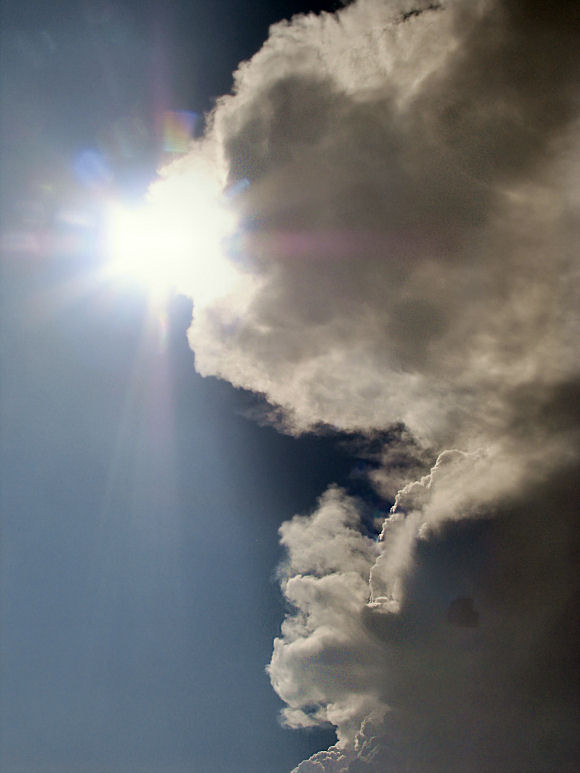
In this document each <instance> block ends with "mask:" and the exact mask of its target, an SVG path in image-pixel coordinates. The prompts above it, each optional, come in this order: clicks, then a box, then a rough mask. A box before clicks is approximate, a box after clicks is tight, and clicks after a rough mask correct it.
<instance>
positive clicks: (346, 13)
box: [160, 0, 579, 773]
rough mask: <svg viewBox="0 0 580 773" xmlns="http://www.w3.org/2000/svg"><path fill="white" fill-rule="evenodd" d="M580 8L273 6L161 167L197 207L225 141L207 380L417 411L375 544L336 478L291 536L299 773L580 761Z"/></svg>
mask: <svg viewBox="0 0 580 773" xmlns="http://www.w3.org/2000/svg"><path fill="white" fill-rule="evenodd" d="M577 21H578V19H577V8H576V5H575V4H574V3H572V2H566V0H564V1H563V2H559V3H556V4H550V3H544V2H541V0H529V2H524V1H523V0H521V1H519V0H504V1H503V2H500V1H499V0H498V1H497V2H494V1H493V0H481V1H478V0H471V1H468V0H465V1H464V2H462V1H461V0H449V2H442V3H426V2H425V3H411V2H404V1H403V0H401V1H399V2H384V1H380V0H359V1H358V2H355V3H353V4H351V5H349V6H347V7H346V8H344V9H342V10H340V11H339V12H337V13H336V14H332V15H330V14H322V15H320V16H303V17H297V18H295V19H293V20H292V21H291V22H284V23H281V24H279V25H276V26H274V27H273V28H272V29H271V31H270V37H269V39H268V40H267V41H266V43H265V44H264V47H263V48H262V49H261V50H260V51H259V52H258V53H257V54H256V55H255V56H254V58H253V59H252V60H251V61H249V62H246V63H244V64H242V65H241V67H240V69H239V70H238V72H237V73H236V78H235V88H234V92H233V94H232V95H230V96H227V97H224V98H223V99H222V100H220V101H219V102H218V104H217V106H216V108H215V111H214V112H213V114H212V116H211V120H210V123H209V128H208V130H207V132H206V136H205V138H203V140H201V141H199V142H198V143H197V145H196V147H194V148H193V150H192V153H191V155H190V156H189V157H186V158H185V159H183V160H182V161H180V162H178V163H177V164H175V165H174V166H173V167H171V168H170V169H169V170H167V171H166V177H167V180H166V182H165V183H163V182H162V183H160V186H163V185H170V184H172V181H173V182H175V180H178V181H179V184H180V185H182V190H183V196H185V197H187V188H188V180H189V178H190V177H191V178H193V177H194V176H195V169H196V165H197V164H198V160H199V158H200V157H203V158H205V159H206V160H207V159H210V160H211V163H213V164H214V166H215V167H216V168H217V169H219V170H220V173H221V174H222V175H223V179H224V181H225V185H226V189H227V191H228V196H229V197H230V199H229V200H230V201H231V206H232V207H233V208H234V209H235V211H236V212H237V213H238V215H239V217H240V233H239V235H238V238H237V241H236V242H235V243H232V244H231V245H230V258H231V260H233V261H235V264H236V267H237V271H238V273H239V281H238V282H237V283H233V284H232V285H230V286H229V287H228V290H227V292H226V293H224V294H223V295H222V296H221V297H218V298H215V297H213V296H212V300H211V301H209V302H200V303H196V302H195V301H196V289H195V286H192V295H193V298H194V317H193V321H192V325H191V328H190V331H189V340H190V343H191V347H192V349H193V350H194V352H195V363H196V367H197V369H198V370H199V371H200V372H201V373H202V374H204V375H216V376H219V377H221V378H224V379H227V380H229V381H231V382H232V383H233V384H235V385H238V386H242V387H244V388H246V389H250V390H253V391H255V392H258V393H260V394H262V395H264V396H265V398H266V399H267V401H268V402H269V403H270V404H271V406H272V412H273V415H274V414H275V416H276V417H277V421H278V422H280V423H281V425H282V427H283V428H284V430H285V431H290V432H294V433H300V432H303V431H309V430H316V429H317V427H319V426H321V425H330V426H331V427H333V428H335V429H337V430H345V431H350V432H358V433H362V434H365V433H368V434H373V433H376V432H377V431H380V430H387V429H389V428H391V427H393V426H394V425H397V426H399V429H400V427H401V426H404V428H405V429H404V431H403V432H401V431H399V432H398V435H397V437H399V443H398V444H395V445H393V444H390V445H389V444H385V447H384V449H383V450H382V451H381V452H380V453H379V458H378V462H379V463H378V464H377V465H376V466H375V469H373V472H372V483H373V484H374V486H375V488H376V489H377V491H378V492H379V493H380V494H381V495H383V496H384V498H385V499H386V500H390V502H392V503H393V508H392V511H391V512H390V513H389V514H388V515H387V517H386V518H385V521H384V524H383V526H382V533H381V535H380V538H379V539H378V540H377V539H376V538H374V537H373V533H372V530H371V529H368V528H366V527H365V526H364V524H366V523H368V517H367V516H368V513H366V511H365V505H364V503H362V502H360V501H358V500H355V499H352V498H351V497H349V496H348V495H347V494H346V493H345V492H343V491H341V490H339V489H337V488H331V489H330V490H329V491H327V492H326V493H325V494H324V495H323V497H322V498H321V500H320V502H319V504H318V506H317V508H316V510H315V511H314V512H313V513H312V514H311V515H309V516H296V517H295V518H294V519H293V520H292V521H291V522H289V523H287V524H285V525H284V526H283V527H282V529H281V540H282V544H283V546H284V547H285V549H286V551H287V561H286V563H285V564H284V566H283V567H282V568H281V582H282V589H283V592H284V595H285V597H286V599H287V600H288V602H289V604H290V607H291V609H292V611H291V612H290V613H289V614H288V616H287V619H286V620H285V622H284V624H283V627H282V633H281V636H280V637H279V638H278V639H277V640H276V642H275V647H274V653H273V657H272V661H271V663H270V666H269V673H270V677H271V679H272V684H273V686H274V688H275V689H276V691H277V692H278V694H279V695H280V696H281V697H282V699H283V700H284V701H285V702H286V704H287V708H286V709H285V712H284V717H285V721H286V722H287V723H288V724H289V725H290V726H292V727H307V726H313V725H316V724H320V723H332V724H333V725H334V726H335V727H336V728H337V733H338V745H337V746H336V747H333V748H332V749H330V750H328V751H326V752H321V753H320V754H318V755H315V756H314V757H313V758H312V759H311V760H309V761H306V762H304V763H302V764H301V765H299V766H298V768H297V770H298V771H301V773H306V772H307V771H311V772H312V773H314V771H352V772H354V771H385V770H393V771H403V770H421V771H422V770H425V771H427V770H429V771H431V770H433V771H439V770H440V771H450V770H465V771H468V770H469V771H489V770H498V771H515V770H538V771H540V770H542V771H544V770H556V769H557V770H568V769H569V770H572V766H573V760H574V741H573V739H574V729H575V728H574V717H573V712H572V709H571V706H572V705H573V697H574V689H573V687H572V681H573V680H572V676H571V675H572V672H573V670H574V666H575V663H574V662H573V659H572V657H571V654H570V653H571V652H572V636H573V626H572V619H573V612H572V609H573V602H574V600H575V599H576V598H577V592H578V587H577V579H576V575H577V572H576V571H575V561H577V556H578V553H577V543H576V546H575V543H574V539H575V536H574V528H573V524H574V521H573V514H574V507H573V506H572V504H571V503H572V502H573V501H574V486H573V480H574V476H573V471H574V468H575V465H576V463H577V456H576V449H577V439H578V438H577V434H576V431H575V429H576V428H577V426H578V424H577V420H576V419H577V417H576V416H575V415H574V409H575V406H576V405H578V399H577V398H578V389H577V387H578V357H577V353H576V351H575V344H576V340H577V336H578V317H577V315H576V309H577V308H578V300H579V299H578V296H577V292H576V290H577V280H578V276H577V264H576V255H575V249H574V247H575V244H576V238H577V235H578V234H577V232H578V219H577V214H578V182H577V180H578V169H579V166H578V152H577V151H578V144H577V143H578V110H577V108H578V97H579V92H578V86H579V81H578V57H577V51H576V41H577V32H578V25H577ZM196 281H198V282H199V281H200V280H199V277H197V280H196ZM202 296H203V288H200V298H201V297H202ZM398 459H399V460H400V459H404V464H402V465H401V464H399V463H398V462H397V460H398ZM462 547H463V548H464V550H463V551H462V549H461V548H462ZM470 551H471V552H470ZM454 593H455V595H457V596H458V597H460V598H459V601H458V603H457V604H456V605H455V607H453V608H454V609H455V610H458V609H459V610H461V609H462V610H463V612H461V613H457V612H454V613H453V614H449V616H448V606H449V603H448V601H449V599H450V598H451V597H452V596H453V594H454ZM446 594H447V595H446ZM450 594H451V595H450ZM462 594H463V595H462ZM461 598H463V601H461ZM474 600H475V601H474ZM474 603H475V607H473V604H474ZM448 617H449V619H448ZM475 621H477V624H476V622H475Z"/></svg>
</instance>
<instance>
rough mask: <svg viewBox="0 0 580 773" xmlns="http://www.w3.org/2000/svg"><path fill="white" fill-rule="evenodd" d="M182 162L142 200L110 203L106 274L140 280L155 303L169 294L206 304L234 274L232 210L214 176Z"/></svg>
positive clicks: (234, 222)
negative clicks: (230, 243) (228, 249)
mask: <svg viewBox="0 0 580 773" xmlns="http://www.w3.org/2000/svg"><path fill="white" fill-rule="evenodd" d="M186 161H187V159H184V160H183V161H182V162H181V164H180V162H178V163H176V164H174V165H173V166H172V167H170V168H169V170H168V171H167V172H166V176H165V177H163V178H161V179H160V180H159V181H158V182H156V183H154V184H153V185H152V186H151V188H150V189H149V192H148V194H147V198H146V200H145V202H143V203H142V204H141V205H139V206H131V205H129V204H127V203H123V202H120V201H118V202H112V203H111V204H110V206H109V212H108V218H107V220H108V223H107V245H108V246H107V252H108V257H109V273H110V274H111V275H113V276H117V277H119V278H123V279H131V280H134V281H136V282H139V283H140V284H141V285H143V286H145V287H146V289H147V292H148V294H149V297H150V299H151V300H152V301H153V302H154V303H162V302H164V301H165V300H166V299H167V298H168V296H169V295H170V294H171V293H181V294H184V295H188V296H190V297H191V298H193V299H194V302H196V303H198V304H199V303H207V302H208V301H210V300H213V299H214V298H216V297H218V296H221V295H225V294H227V293H228V291H229V290H230V288H231V286H232V284H233V282H234V281H235V279H236V269H235V266H234V264H233V263H232V262H231V261H230V260H229V259H228V258H227V256H226V242H227V240H228V238H231V237H232V236H233V234H234V232H235V230H236V227H237V218H236V216H235V213H234V212H233V210H232V209H231V207H230V206H228V202H227V200H226V199H225V197H224V196H223V192H222V187H221V184H220V182H219V180H218V178H217V175H215V174H212V170H211V169H210V168H208V167H204V166H202V165H200V164H195V165H194V164H186V163H185V162H186Z"/></svg>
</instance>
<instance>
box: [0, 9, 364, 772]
mask: <svg viewBox="0 0 580 773" xmlns="http://www.w3.org/2000/svg"><path fill="white" fill-rule="evenodd" d="M327 5H328V6H329V7H331V6H332V4H327ZM311 6H312V4H309V3H300V2H294V3H292V2H286V3H285V2H275V3H264V4H253V5H251V6H248V5H247V4H246V3H241V2H234V1H233V0H228V1H227V2H214V3H211V4H210V3H187V2H163V3H161V2H159V3H155V2H150V3H121V2H112V3H94V2H90V1H89V2H85V3H66V2H64V3H63V2H48V3H42V4H40V5H39V4H37V3H26V2H25V3H11V2H6V3H4V4H3V23H2V28H3V32H2V58H3V62H2V73H3V84H2V97H3V104H2V123H3V130H2V136H3V138H4V139H3V154H2V164H3V175H2V215H3V227H2V232H3V239H4V244H3V250H2V271H3V276H2V299H1V301H2V331H1V337H2V338H1V341H2V361H1V368H2V373H1V375H2V402H1V408H2V433H1V444H2V445H1V471H2V472H1V475H2V497H1V508H2V526H3V542H2V562H1V588H2V609H1V613H2V630H1V644H2V679H1V715H0V729H1V734H2V735H1V741H2V743H1V752H0V754H1V756H0V759H1V767H2V771H3V772H4V773H20V772H22V773H24V772H25V771H26V773H48V771H56V770H58V771H59V773H65V772H67V771H70V773H73V772H74V773H86V772H88V771H103V772H104V771H106V772H107V773H109V772H111V773H113V772H115V773H116V772H117V771H118V773H132V772H133V771H135V772H136V771H151V773H153V772H154V773H161V771H167V772H169V771H175V772H177V771H194V770H195V771H208V772H209V771H211V773H222V772H223V773H233V772H234V771H235V772H236V773H257V772H258V771H262V772H263V773H272V772H273V771H286V770H289V769H290V768H291V767H293V766H294V765H296V764H297V763H298V762H299V761H300V760H302V759H304V758H305V757H306V756H308V755H309V754H310V753H312V752H313V751H315V750H317V749H319V748H324V747H326V746H328V745H329V743H331V742H332V740H333V738H334V734H333V733H331V732H328V733H320V732H317V733H309V734H308V733H296V732H291V731H288V730H283V729H282V728H281V727H280V726H279V724H278V720H277V713H278V711H279V708H280V707H281V703H280V701H279V700H278V699H277V697H276V696H275V694H274V693H273V691H272V689H271V687H270V684H269V681H268V678H267V676H266V674H265V672H264V666H265V664H266V663H267V662H268V660H269V658H270V655H271V648H272V639H273V637H274V636H275V635H276V634H277V633H278V630H279V625H280V622H281V619H282V615H283V608H282V604H281V601H280V597H279V591H278V588H277V585H276V583H275V580H274V571H275V567H276V564H277V561H278V560H279V557H280V552H279V548H278V538H277V529H278V526H279V525H280V523H281V522H282V521H283V520H285V519H287V518H288V517H289V516H291V515H292V514H293V513H294V512H297V511H304V510H307V509H309V508H311V507H312V505H313V504H314V500H315V497H316V496H318V495H319V494H320V493H321V492H322V491H323V490H324V488H325V487H326V485H327V484H328V483H329V482H331V481H334V480H338V481H340V480H343V481H344V480H346V477H347V475H348V472H349V470H350V467H351V464H352V462H351V460H350V459H349V458H348V456H347V455H346V454H345V453H344V452H342V451H340V449H338V447H337V445H336V442H335V440H334V439H332V438H327V439H316V438H312V437H311V438H305V439H302V440H293V439H291V438H288V437H285V436H283V435H280V434H278V433H277V432H275V431H274V430H273V429H270V428H264V427H259V426H258V425H257V424H256V423H254V422H253V421H251V420H250V419H248V418H245V417H244V415H243V414H244V412H246V411H247V410H248V408H249V407H251V405H252V401H251V400H250V399H249V398H248V397H247V396H245V395H242V394H239V393H236V392H235V391H234V390H233V389H231V388H230V387H229V386H227V385H226V384H224V383H220V382H217V381H215V380H213V379H207V380H204V379H201V378H200V377H199V376H198V375H197V374H196V373H195V371H194V368H193V367H192V364H193V355H192V353H191V352H190V350H189V348H188V347H187V343H186V340H185V331H186V328H187V325H188V322H189V318H190V312H191V309H190V306H189V304H188V303H187V302H186V301H185V300H176V301H175V302H174V303H173V305H172V308H171V310H170V317H169V327H168V331H167V332H166V337H167V340H166V343H165V346H164V347H161V346H160V344H159V340H158V338H159V333H158V331H157V330H155V329H151V328H148V323H147V301H146V298H145V296H144V295H143V294H141V292H140V290H139V289H138V288H137V287H133V286H131V285H125V286H122V287H121V286H119V287H111V286H104V285H98V284H97V283H96V282H95V281H94V278H93V272H94V270H95V269H98V267H99V265H100V263H101V261H102V255H101V253H100V247H99V243H98V239H97V238H96V236H97V234H98V228H97V227H96V226H94V227H92V229H89V233H88V235H87V233H86V229H85V231H83V230H82V229H81V228H79V227H78V225H75V224H74V223H72V222H71V220H70V217H69V219H68V220H67V216H66V210H67V208H68V210H70V209H71V207H72V208H73V209H74V210H75V212H77V214H78V212H81V213H82V212H85V213H88V215H87V217H89V220H90V217H94V215H95V213H96V212H98V207H99V202H100V196H101V188H102V187H103V186H104V185H105V184H106V185H107V186H108V189H109V190H116V191H123V192H124V193H125V194H126V193H129V194H132V195H136V194H138V193H139V192H140V191H141V190H142V189H143V187H144V186H145V184H146V182H147V181H148V179H150V177H151V176H152V174H153V172H154V170H155V166H156V164H157V163H158V161H159V158H160V149H159V139H160V138H159V127H158V124H156V121H157V119H158V114H159V111H163V110H168V109H180V110H182V109H184V110H193V111H196V112H199V113H201V112H203V111H204V110H207V109H208V108H209V107H211V105H212V98H214V97H215V96H218V95H219V94H220V93H222V92H224V91H227V90H228V89H229V87H230V85H231V73H232V71H233V69H234V67H235V65H236V63H237V62H238V61H239V60H240V59H242V58H245V57H248V56H250V55H251V54H252V53H253V52H254V51H255V49H256V48H258V47H259V45H260V43H261V41H262V40H263V39H264V37H265V35H266V33H267V28H268V25H269V24H270V23H272V22H274V21H276V20H278V19H280V18H282V17H284V16H288V15H290V14H291V13H294V12H296V11H301V10H307V9H308V8H310V7H311ZM87 151H88V152H90V153H92V154H93V156H91V157H92V158H98V159H100V160H101V162H102V163H103V167H102V168H100V169H99V168H97V169H96V170H95V167H94V166H93V167H90V164H89V169H88V170H87V166H86V158H87V156H86V155H85V156H83V153H84V154H86V153H87ZM83 158H84V159H85V164H84V166H83V160H82V159H83ZM105 167H106V168H105ZM79 170H80V171H79ZM83 170H84V171H83ZM63 211H65V214H64V216H63ZM93 225H94V224H93ZM97 225H98V224H97Z"/></svg>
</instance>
